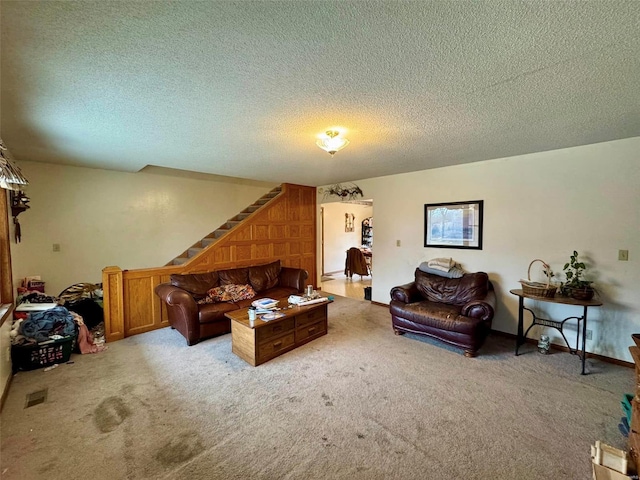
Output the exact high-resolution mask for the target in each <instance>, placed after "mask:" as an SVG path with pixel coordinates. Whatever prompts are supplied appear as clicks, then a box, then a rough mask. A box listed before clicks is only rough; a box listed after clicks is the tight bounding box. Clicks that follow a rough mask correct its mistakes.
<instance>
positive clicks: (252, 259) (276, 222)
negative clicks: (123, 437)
mask: <svg viewBox="0 0 640 480" xmlns="http://www.w3.org/2000/svg"><path fill="white" fill-rule="evenodd" d="M278 259H279V260H280V261H281V262H282V265H283V266H286V267H296V268H304V269H305V270H306V271H307V272H308V273H309V279H308V280H309V283H310V284H313V285H314V287H315V280H316V189H315V187H305V186H302V185H291V184H283V185H282V192H281V193H280V194H279V195H278V196H277V197H275V198H273V200H271V201H270V202H269V203H268V204H266V205H265V206H264V207H263V208H261V209H260V210H258V211H256V212H255V213H253V214H251V215H250V216H249V217H248V218H246V219H245V220H243V221H242V222H241V223H240V224H239V225H237V226H236V227H235V228H233V229H232V230H230V231H229V233H227V234H225V235H224V236H222V237H220V238H219V239H217V241H216V242H214V243H212V244H211V245H209V246H208V247H206V248H204V249H203V250H202V252H200V253H199V254H198V255H196V256H194V257H192V258H190V259H189V261H187V262H185V263H184V264H182V265H169V266H162V267H156V268H145V269H137V270H123V269H121V268H120V267H115V266H113V267H106V268H105V269H103V271H102V282H103V288H104V315H105V334H106V339H107V341H114V340H120V339H122V338H124V337H128V336H131V335H135V334H138V333H143V332H147V331H149V330H155V329H156V328H162V327H166V326H168V325H169V324H168V320H167V314H166V311H165V308H164V305H163V304H162V302H161V301H160V299H159V298H158V297H157V296H156V295H155V293H154V288H155V287H156V286H157V285H158V284H160V283H164V282H168V281H169V276H170V275H171V274H173V273H197V272H207V271H212V270H222V269H226V268H234V267H243V266H250V265H260V264H263V263H269V262H272V261H274V260H278Z"/></svg>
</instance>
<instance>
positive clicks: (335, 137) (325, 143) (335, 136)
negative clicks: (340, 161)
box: [316, 130, 349, 157]
mask: <svg viewBox="0 0 640 480" xmlns="http://www.w3.org/2000/svg"><path fill="white" fill-rule="evenodd" d="M316 145H318V146H319V147H320V148H321V149H323V150H324V151H326V152H328V153H329V155H331V156H332V157H333V155H334V154H335V153H336V152H337V151H338V150H342V149H343V148H344V147H346V146H347V145H349V140H347V139H346V138H344V137H341V136H340V132H338V131H337V130H327V132H326V133H325V134H324V135H323V136H322V137H321V138H319V139H318V140H317V141H316Z"/></svg>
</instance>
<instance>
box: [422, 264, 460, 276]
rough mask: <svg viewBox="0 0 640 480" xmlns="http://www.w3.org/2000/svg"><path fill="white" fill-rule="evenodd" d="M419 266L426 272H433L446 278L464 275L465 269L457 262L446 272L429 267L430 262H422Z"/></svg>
mask: <svg viewBox="0 0 640 480" xmlns="http://www.w3.org/2000/svg"><path fill="white" fill-rule="evenodd" d="M418 268H419V269H420V270H422V271H423V272H425V273H431V274H432V275H439V276H441V277H445V278H460V277H462V276H463V275H464V270H462V267H461V266H460V265H458V264H457V263H456V264H455V265H454V266H453V267H451V268H450V269H449V270H448V271H446V272H445V271H442V270H437V269H435V268H431V267H429V264H428V262H422V263H421V264H420V266H419V267H418Z"/></svg>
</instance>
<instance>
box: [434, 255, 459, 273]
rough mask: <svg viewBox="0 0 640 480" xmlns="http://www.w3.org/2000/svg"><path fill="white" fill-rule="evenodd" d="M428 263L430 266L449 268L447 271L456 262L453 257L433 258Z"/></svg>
mask: <svg viewBox="0 0 640 480" xmlns="http://www.w3.org/2000/svg"><path fill="white" fill-rule="evenodd" d="M427 264H428V265H429V267H430V268H436V267H444V268H446V269H447V270H445V271H448V270H449V269H450V268H451V267H453V266H454V265H455V264H456V262H454V261H453V258H432V259H431V260H429V261H428V262H427Z"/></svg>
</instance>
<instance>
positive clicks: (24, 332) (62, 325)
mask: <svg viewBox="0 0 640 480" xmlns="http://www.w3.org/2000/svg"><path fill="white" fill-rule="evenodd" d="M38 281H39V279H38ZM31 285H32V279H25V281H24V282H23V286H22V287H21V288H19V289H18V294H19V296H18V304H17V306H16V308H15V311H14V319H13V324H12V326H11V333H10V337H11V344H12V359H13V363H14V370H18V369H23V370H30V369H33V368H38V367H39V366H46V365H50V364H51V363H52V362H53V363H60V362H61V361H63V362H64V361H68V357H69V355H70V353H71V351H72V350H75V351H77V352H79V353H82V354H86V353H98V352H101V351H103V350H105V349H106V346H105V345H104V313H103V309H102V289H101V286H100V285H95V284H88V283H82V284H76V285H72V286H71V287H69V288H67V289H65V290H63V291H62V292H61V294H60V295H59V296H57V297H52V296H48V295H46V294H45V293H44V288H43V287H44V282H41V281H39V285H38V287H39V288H38V289H37V290H31V289H30V287H31Z"/></svg>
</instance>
